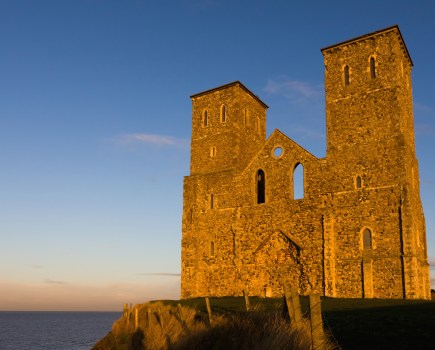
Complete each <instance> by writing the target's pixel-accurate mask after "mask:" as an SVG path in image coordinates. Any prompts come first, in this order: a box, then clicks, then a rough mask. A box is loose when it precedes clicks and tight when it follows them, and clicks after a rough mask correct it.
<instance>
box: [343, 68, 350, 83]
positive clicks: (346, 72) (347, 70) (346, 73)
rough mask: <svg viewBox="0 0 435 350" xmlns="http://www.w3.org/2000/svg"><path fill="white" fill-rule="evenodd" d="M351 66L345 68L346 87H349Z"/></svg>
mask: <svg viewBox="0 0 435 350" xmlns="http://www.w3.org/2000/svg"><path fill="white" fill-rule="evenodd" d="M349 82H350V80H349V66H347V65H346V66H344V85H346V86H347V85H349Z"/></svg>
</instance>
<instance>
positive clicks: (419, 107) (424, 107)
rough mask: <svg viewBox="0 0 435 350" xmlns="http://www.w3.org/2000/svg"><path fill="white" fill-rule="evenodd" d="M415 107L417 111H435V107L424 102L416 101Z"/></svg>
mask: <svg viewBox="0 0 435 350" xmlns="http://www.w3.org/2000/svg"><path fill="white" fill-rule="evenodd" d="M414 108H415V110H416V111H422V112H435V107H433V106H428V105H425V104H423V103H418V102H414Z"/></svg>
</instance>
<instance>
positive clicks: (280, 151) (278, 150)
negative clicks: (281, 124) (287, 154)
mask: <svg viewBox="0 0 435 350" xmlns="http://www.w3.org/2000/svg"><path fill="white" fill-rule="evenodd" d="M272 154H273V156H274V157H275V158H280V157H281V156H282V155H283V154H284V150H283V149H282V147H281V146H276V147H275V148H274V149H273V151H272Z"/></svg>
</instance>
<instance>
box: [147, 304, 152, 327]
mask: <svg viewBox="0 0 435 350" xmlns="http://www.w3.org/2000/svg"><path fill="white" fill-rule="evenodd" d="M147 316H148V317H147V318H148V327H151V310H150V307H149V306H148V309H147Z"/></svg>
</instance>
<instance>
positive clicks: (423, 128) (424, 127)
mask: <svg viewBox="0 0 435 350" xmlns="http://www.w3.org/2000/svg"><path fill="white" fill-rule="evenodd" d="M415 133H416V134H417V135H428V136H432V135H435V125H432V124H415Z"/></svg>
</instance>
